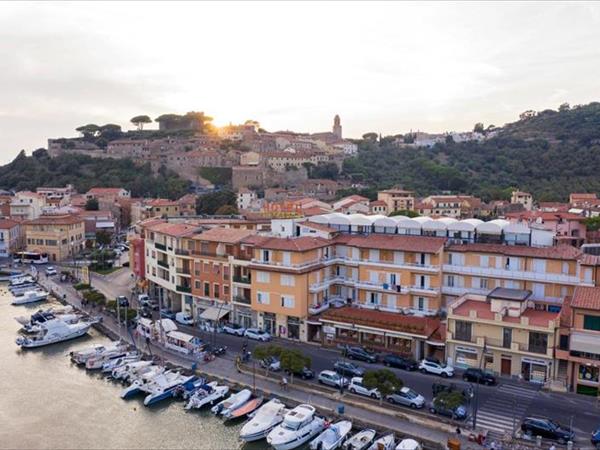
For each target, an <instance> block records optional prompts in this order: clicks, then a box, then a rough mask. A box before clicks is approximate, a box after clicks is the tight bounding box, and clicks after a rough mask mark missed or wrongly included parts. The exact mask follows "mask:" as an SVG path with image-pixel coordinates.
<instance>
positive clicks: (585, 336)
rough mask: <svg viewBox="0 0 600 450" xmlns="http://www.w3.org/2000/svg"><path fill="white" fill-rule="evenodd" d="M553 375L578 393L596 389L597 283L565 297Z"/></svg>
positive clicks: (599, 346)
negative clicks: (555, 371)
mask: <svg viewBox="0 0 600 450" xmlns="http://www.w3.org/2000/svg"><path fill="white" fill-rule="evenodd" d="M556 359H557V378H558V379H559V380H564V381H565V384H566V386H567V387H569V388H570V390H572V391H574V392H577V393H579V394H586V395H592V396H595V397H596V396H598V393H599V392H600V287H583V286H580V287H577V288H576V289H575V292H574V293H573V296H572V298H566V299H565V304H564V307H563V311H562V315H561V330H560V336H559V338H558V340H557V347H556Z"/></svg>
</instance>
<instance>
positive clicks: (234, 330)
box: [223, 323, 246, 336]
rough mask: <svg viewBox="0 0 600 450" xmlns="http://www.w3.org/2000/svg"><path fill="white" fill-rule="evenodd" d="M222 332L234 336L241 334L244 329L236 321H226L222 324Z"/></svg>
mask: <svg viewBox="0 0 600 450" xmlns="http://www.w3.org/2000/svg"><path fill="white" fill-rule="evenodd" d="M223 332H224V333H227V334H233V335H234V336H243V335H244V333H245V332H246V329H245V328H244V327H243V326H241V325H238V324H237V323H228V324H225V325H224V326H223Z"/></svg>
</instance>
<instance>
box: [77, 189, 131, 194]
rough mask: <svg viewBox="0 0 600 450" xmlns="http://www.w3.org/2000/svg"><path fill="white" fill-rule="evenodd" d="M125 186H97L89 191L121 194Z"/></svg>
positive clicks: (89, 192) (90, 192) (92, 192)
mask: <svg viewBox="0 0 600 450" xmlns="http://www.w3.org/2000/svg"><path fill="white" fill-rule="evenodd" d="M125 190H126V189H124V188H114V187H110V188H107V187H95V188H91V189H90V190H89V191H87V193H88V194H120V193H121V192H122V191H125Z"/></svg>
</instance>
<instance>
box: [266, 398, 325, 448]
mask: <svg viewBox="0 0 600 450" xmlns="http://www.w3.org/2000/svg"><path fill="white" fill-rule="evenodd" d="M315 413H316V410H315V408H314V406H312V405H307V404H302V405H298V406H296V407H295V408H294V409H292V410H291V411H289V412H288V413H287V414H286V415H285V416H284V417H283V421H282V422H281V423H280V424H279V425H277V426H276V427H275V428H273V429H272V430H271V432H270V433H269V434H268V435H267V443H268V444H269V445H271V446H272V447H273V448H274V449H275V450H290V449H293V448H296V447H299V446H301V445H302V444H304V443H306V442H308V441H310V440H311V439H312V438H314V437H315V436H316V435H317V434H319V433H320V432H321V431H323V429H324V428H325V420H324V419H323V418H322V417H317V416H315Z"/></svg>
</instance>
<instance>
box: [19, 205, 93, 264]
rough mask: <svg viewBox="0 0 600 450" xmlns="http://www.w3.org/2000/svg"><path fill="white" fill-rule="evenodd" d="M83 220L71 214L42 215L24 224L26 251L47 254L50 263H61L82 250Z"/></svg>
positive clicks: (83, 241) (83, 237) (83, 236)
mask: <svg viewBox="0 0 600 450" xmlns="http://www.w3.org/2000/svg"><path fill="white" fill-rule="evenodd" d="M84 222H85V221H84V220H83V219H82V218H81V217H79V216H77V215H72V214H65V215H43V216H40V217H38V218H37V219H34V220H29V221H26V222H24V224H23V226H24V227H25V239H26V247H27V251H31V252H39V253H47V254H48V258H49V260H50V261H63V260H65V259H68V258H69V257H73V256H74V255H76V254H78V253H79V252H81V251H82V250H83V245H84V243H85V225H84Z"/></svg>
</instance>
